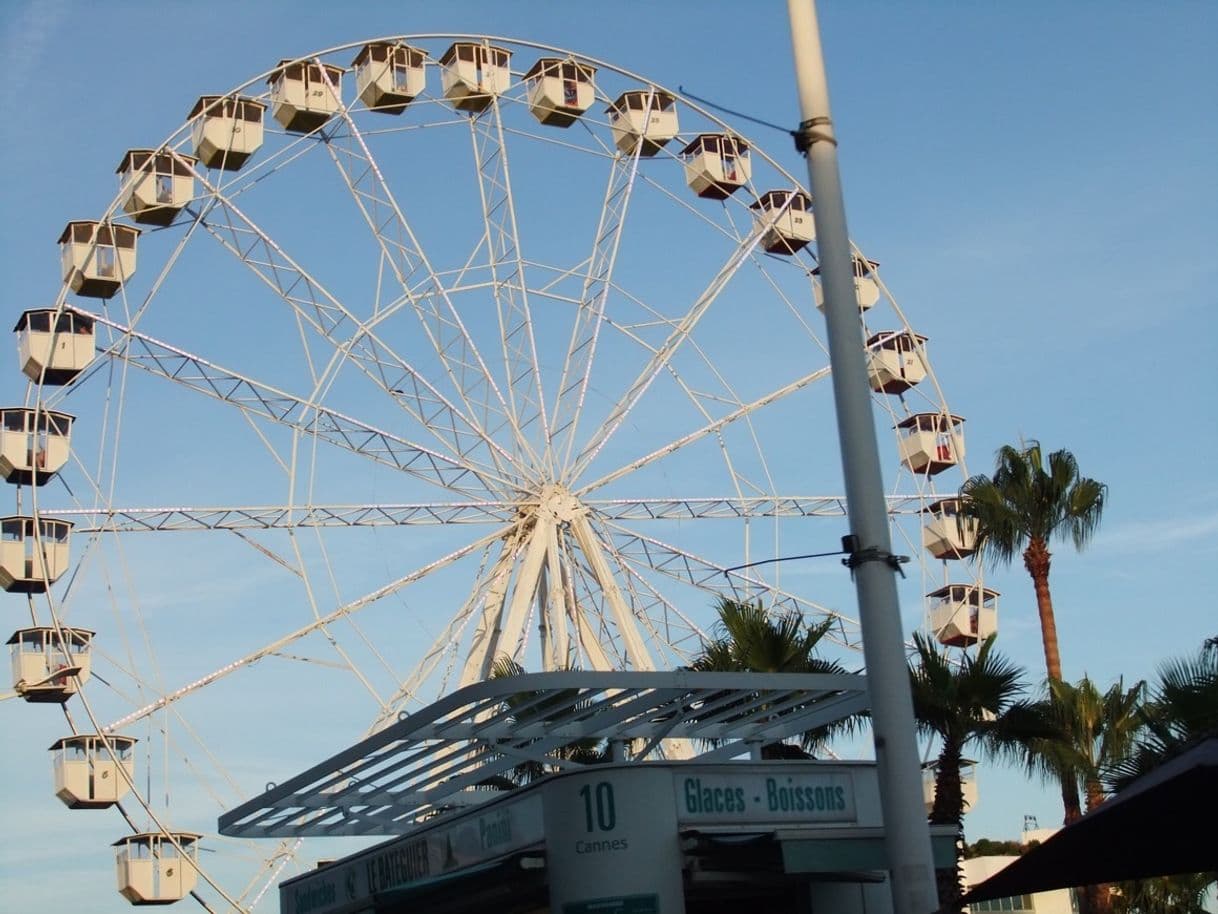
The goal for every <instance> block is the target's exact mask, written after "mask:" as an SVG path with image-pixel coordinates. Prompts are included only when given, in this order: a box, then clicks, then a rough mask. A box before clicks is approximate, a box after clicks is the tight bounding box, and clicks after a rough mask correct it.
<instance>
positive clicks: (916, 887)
mask: <svg viewBox="0 0 1218 914" xmlns="http://www.w3.org/2000/svg"><path fill="white" fill-rule="evenodd" d="M787 11H788V14H789V17H790V23H791V49H792V54H793V57H794V60H795V81H796V86H797V88H798V91H799V109H800V125H799V133H798V134H797V145H798V146H799V148H800V150H801V151H803V152H804V153H805V156H806V158H807V165H808V181H809V186H810V187H811V190H812V199H813V200H815V201H816V205H815V206H814V208H813V212H812V216H813V219H814V224H815V226H816V247H817V258H818V260H819V264H820V269H821V283H822V286H823V289H824V299H825V320H826V322H827V324H828V338H829V339H828V342H829V362H830V364H831V365H832V366H833V398H834V403H835V405H836V409H835V413H836V416H837V427H838V440H839V443H840V446H841V454H842V473H843V476H844V480H845V484H846V506H847V511H848V514H849V517H850V530H851V533H852V534H853V535H854V536H855V537H857V541H858V543H859V544H860V546H861V551H859V552H856V553H855V554H853V555H851V557H850V559H851V561H850V568H851V571H852V573H853V577H854V582H855V588H856V592H857V594H858V602H859V626H860V629H861V631H862V633H863V656H864V657H865V659H866V663H867V679H868V683H869V690H870V694H871V719H872V720H871V731H872V740H873V742H874V744H875V756H876V767H877V769H878V775H879V782H880V804H881V807H882V809H883V815H884V844H885V849H886V850H887V856H888V867H889V875H890V885H891V888H892V905H893V911H894V914H927V912H928V911H934V910H937V909H938V907H939V900H938V892H937V889H936V886H935V869H934V860H933V856H932V852H931V843H930V827H929V825H928V824H927V821H926V811H925V809H924V808H923V804H922V784H921V770H922V768H921V761H920V759H919V757H918V743H917V737H916V733H915V729H914V718H913V700H912V696H911V691H910V685H909V672H908V668H907V666H906V661H905V650H904V639H903V637H902V633H901V604H900V598H899V596H898V594H897V583H896V572H897V570H898V568H899V565H897V564H896V560H895V558H894V557H893V555H892V538H891V536H890V534H889V530H888V516H887V512H886V511H885V509H884V478H883V474H882V472H881V470H880V449H879V443H878V442H877V440H876V434H875V422H874V418H873V415H872V410H871V391H870V385H869V383H868V380H867V365H866V360H865V355H864V354H865V347H864V345H863V339H862V334H861V332H860V328H859V318H858V298H857V295H856V293H855V290H854V264H853V258H852V250H851V246H850V237H849V235H848V233H847V230H846V207H845V203H844V201H843V198H842V185H841V175H840V173H839V171H838V164H837V139H836V137H835V135H834V131H833V119H832V117H831V116H830V111H829V86H828V80H827V78H826V75H825V58H824V53H823V51H822V49H821V41H820V26H819V24H818V22H817V18H816V0H787Z"/></svg>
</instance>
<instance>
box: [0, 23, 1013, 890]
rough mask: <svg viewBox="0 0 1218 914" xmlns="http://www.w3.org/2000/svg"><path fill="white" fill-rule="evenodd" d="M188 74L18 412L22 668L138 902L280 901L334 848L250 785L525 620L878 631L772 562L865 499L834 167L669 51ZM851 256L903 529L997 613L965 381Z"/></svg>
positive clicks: (31, 370) (514, 647) (578, 627)
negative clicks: (821, 226)
mask: <svg viewBox="0 0 1218 914" xmlns="http://www.w3.org/2000/svg"><path fill="white" fill-rule="evenodd" d="M184 109H188V113H187V119H186V121H185V123H184V124H183V125H182V126H181V127H180V128H179V129H178V130H177V131H175V132H174V133H172V134H171V135H170V136H169V137H168V139H167V140H165V141H164V142H163V143H161V144H160V145H157V146H151V147H147V148H131V149H127V150H116V151H115V158H116V160H118V168H117V171H118V181H119V188H118V193H117V195H116V197H115V198H114V201H113V203H112V204H111V206H110V207H109V208H108V209H107V210H106V211H105V212H103V213H102V214H100V215H99V216H95V217H93V218H88V219H81V220H79V221H73V222H71V223H69V224H68V225H67V226H66V227H65V228H64V230H63V234H62V235H61V236H60V249H61V265H62V272H61V276H60V279H61V280H62V283H61V285H60V286H59V288H58V296H57V298H55V299H54V302H53V304H50V303H48V304H47V305H45V306H44V307H31V308H30V309H29V310H26V311H25V312H24V313H22V314H21V315H20V317H19V318H18V321H17V325H16V332H17V338H18V351H19V357H20V368H21V370H22V371H23V372H24V373H25V375H26V376H27V378H28V381H29V383H28V388H27V394H26V398H25V401H24V404H23V405H22V406H20V407H11V408H6V409H5V410H3V432H2V434H3V439H2V442H0V470H3V471H4V475H5V477H6V478H7V480H8V481H9V482H10V483H13V484H14V486H15V488H14V495H15V504H16V507H15V509H14V511H13V513H12V515H11V516H9V517H7V518H4V519H3V520H0V525H2V526H3V542H2V543H0V585H2V586H4V587H5V589H6V590H9V591H11V592H15V593H17V594H25V595H26V597H27V600H28V606H29V617H30V623H29V626H28V627H25V628H21V629H19V630H18V631H17V632H16V633H15V634H13V636H12V638H11V639H10V642H9V643H10V646H11V648H12V651H13V658H14V688H15V691H16V693H17V694H19V695H20V696H21V697H22V698H25V699H26V700H27V701H30V702H34V703H45V704H59V705H61V706H62V707H63V709H64V714H65V735H64V737H63V739H62V740H60V741H59V742H58V743H57V744H56V745H55V746H54V747H53V751H54V753H55V756H54V759H55V771H56V791H57V793H58V795H59V797H60V799H62V800H63V801H64V802H65V803H67V804H68V805H70V806H73V807H74V808H94V807H102V808H105V807H112V806H113V807H117V808H118V809H119V811H120V813H121V815H122V817H123V818H124V819H125V824H124V823H122V822H118V821H116V820H113V819H109V820H107V822H105V823H102V824H101V825H98V824H95V822H94V821H90V822H88V823H86V824H85V825H83V826H82V827H84V828H89V829H96V830H97V832H98V834H99V841H101V840H102V839H101V837H100V836H101V835H102V833H103V831H104V830H105V829H106V828H108V829H109V830H110V832H114V833H113V834H110V840H114V839H115V838H118V842H117V843H118V847H119V850H118V858H119V880H120V890H121V892H122V894H123V896H124V897H126V898H127V899H128V900H130V901H132V902H133V903H163V902H166V901H172V900H175V899H179V898H185V897H188V896H192V895H193V896H194V898H195V899H196V900H198V901H199V902H200V903H202V904H204V905H205V906H208V905H216V906H217V907H223V906H224V904H229V905H231V906H233V907H235V908H237V909H242V910H248V909H253V908H255V907H257V906H258V904H259V901H260V900H261V899H262V898H263V896H264V894H265V892H266V891H267V890H268V888H269V887H272V886H273V885H274V884H275V882H276V881H278V880H279V879H282V878H286V876H287V875H288V874H289V873H291V872H293V870H292V867H295V866H298V865H308V864H309V862H310V861H311V860H315V859H316V858H317V857H318V856H320V855H324V853H325V851H324V848H323V849H316V850H315V849H313V848H311V847H305V848H301V847H298V846H295V845H292V846H287V845H282V846H276V847H273V848H272V847H267V846H259V845H249V844H247V843H241V842H234V841H230V840H229V839H222V838H219V837H217V836H215V835H214V833H213V829H214V822H215V818H216V816H217V815H218V813H219V812H221V811H222V810H223V809H224V808H227V807H230V806H232V805H235V804H236V803H237V802H239V801H240V800H242V799H245V798H246V797H247V795H248V794H249V793H250V792H251V791H253V790H256V789H258V787H259V786H260V785H261V783H262V781H264V780H265V778H266V776H267V775H268V774H274V773H276V772H281V773H282V772H287V771H293V770H298V769H299V768H300V767H302V766H303V765H306V764H308V763H310V762H311V761H314V760H316V758H318V757H320V756H321V755H322V754H324V753H326V752H328V751H330V750H331V749H333V747H335V746H339V745H343V744H345V743H348V742H350V741H351V740H352V739H354V738H356V737H358V736H359V735H360V734H361V733H364V732H367V731H369V730H375V729H377V728H379V727H382V726H384V725H386V724H387V723H389V722H391V721H393V720H395V719H397V716H398V715H399V714H400V713H402V712H408V711H410V710H411V709H413V708H416V707H418V706H420V705H421V704H424V703H426V702H428V701H430V700H432V699H434V698H435V697H436V696H437V695H439V694H442V693H444V692H447V691H451V690H452V689H455V688H457V687H459V686H461V685H464V684H468V683H471V682H475V681H479V680H481V679H484V678H486V677H487V676H488V674H489V672H490V670H491V667H492V665H493V663H494V662H495V660H496V658H498V657H501V656H508V657H511V658H513V659H515V660H517V661H518V662H520V663H521V664H522V665H524V666H525V667H527V668H530V669H535V670H536V669H561V668H569V667H581V668H589V669H625V668H629V669H637V670H651V669H671V668H673V667H676V666H680V665H682V664H684V663H686V662H687V660H688V658H689V657H690V656H691V655H692V654H693V653H696V652H697V650H698V649H699V648H700V646H701V644H702V641H703V639H704V638H705V637H706V631H707V629H708V627H709V626H710V624H711V622H712V621H713V615H714V614H713V611H712V605H713V603H714V601H715V599H716V598H718V597H720V596H723V597H732V598H739V599H749V600H760V601H761V602H762V603H764V604H765V605H766V606H770V607H777V608H779V609H783V610H793V611H796V612H799V613H801V614H804V615H805V616H808V617H810V618H814V619H822V618H831V619H833V627H832V629H831V631H830V634H829V641H830V642H832V644H833V645H834V649H836V650H839V651H841V652H842V653H843V656H844V657H849V658H850V659H848V660H847V664H848V665H850V666H853V667H857V666H859V665H860V663H861V659H860V658H859V657H853V656H851V655H850V652H853V651H856V650H857V649H858V647H859V634H858V626H857V623H856V622H855V620H854V619H852V618H851V617H850V613H849V612H846V611H843V610H842V609H841V607H843V606H848V605H850V603H851V591H850V589H849V582H848V580H844V581H843V580H842V579H843V578H844V577H845V575H844V573H841V572H840V569H839V571H838V573H837V574H836V576H835V577H830V576H827V575H819V574H808V573H806V568H807V566H796V565H784V564H781V563H769V564H766V563H767V562H768V561H769V560H772V559H774V558H776V557H781V556H783V555H791V554H793V553H804V552H809V551H827V550H832V549H833V548H834V547H835V546H836V544H837V541H838V537H840V536H841V534H843V533H844V532H846V530H845V521H844V498H843V497H842V496H841V495H839V494H834V493H835V492H838V491H840V484H839V482H838V481H837V480H838V477H839V469H838V464H839V456H838V448H837V443H836V440H835V434H834V431H833V430H834V427H835V426H834V421H833V413H832V395H831V390H830V369H829V363H828V355H827V348H826V346H825V345H824V344H823V342H822V336H821V330H820V326H821V322H820V319H819V316H818V315H817V314H816V312H815V309H814V306H813V303H819V294H820V289H819V280H818V270H817V266H816V260H815V257H814V241H815V239H814V232H813V224H812V214H811V207H812V201H811V200H810V198H809V197H808V195H807V193H806V191H805V190H803V189H802V188H801V186H800V184H799V182H797V181H796V180H795V179H794V178H792V176H791V175H790V174H788V173H787V172H786V171H785V170H784V169H783V168H782V167H781V166H780V165H779V164H778V163H777V162H776V161H775V160H773V159H771V158H770V157H769V156H767V155H765V154H764V153H763V152H762V151H761V150H760V149H759V148H757V146H756V145H754V144H753V143H752V142H751V141H749V140H748V139H746V138H745V137H744V136H742V135H741V134H740V133H738V132H736V131H734V130H733V129H731V128H730V127H729V126H728V125H727V124H725V123H723V122H722V121H720V120H719V119H717V118H716V117H715V116H713V115H712V114H711V113H709V112H708V111H706V110H704V109H703V108H702V107H700V106H699V105H697V104H695V103H694V102H692V101H691V100H689V99H688V98H685V97H683V96H682V95H681V94H680V93H678V92H674V91H672V90H670V89H667V88H664V87H661V86H660V85H657V84H656V83H654V82H651V81H649V80H647V79H645V78H643V77H641V76H638V75H636V74H633V73H629V72H626V71H624V70H621V69H619V68H616V67H613V66H611V65H610V64H606V63H604V62H601V61H597V60H593V59H590V58H587V57H584V56H581V55H576V54H574V53H572V52H570V51H566V50H561V49H558V48H553V47H546V46H542V45H537V44H533V43H529V42H524V41H518V40H508V39H500V38H495V37H486V36H452V35H450V36H444V35H414V36H401V37H391V38H384V39H378V40H374V41H368V42H362V43H356V44H352V45H346V46H343V47H339V48H333V49H329V50H326V51H321V52H318V53H314V54H308V55H305V56H302V57H300V58H296V59H291V60H284V61H280V62H279V63H278V64H276V65H275V66H274V67H273V68H272V69H270V70H269V71H268V72H266V73H265V74H262V75H261V76H259V77H257V78H255V79H253V80H250V81H249V82H247V83H245V84H244V85H242V86H239V87H237V88H236V89H233V90H231V91H228V92H225V93H223V94H217V95H203V96H201V97H199V98H198V99H197V101H195V102H194V103H193V106H190V105H184ZM855 264H856V290H857V292H858V298H859V307H860V317H861V320H862V323H863V327H864V331H865V335H866V339H867V344H868V350H869V359H870V371H871V377H872V385H873V389H874V390H875V397H876V403H877V405H878V406H879V408H880V409H881V410H882V412H881V415H882V416H885V417H887V419H888V420H890V421H889V423H888V424H890V425H891V426H892V428H893V430H894V431H893V434H892V435H891V437H890V439H889V441H890V443H889V445H888V447H887V453H888V456H889V457H890V463H889V466H888V473H887V475H888V477H889V479H890V480H892V490H891V496H890V500H889V501H890V507H891V512H892V516H893V523H894V530H895V531H896V532H897V536H898V540H899V541H900V540H902V539H903V540H904V541H906V542H907V544H908V546H909V548H908V549H907V550H905V551H908V552H910V553H911V554H912V555H915V556H916V557H917V562H916V563H915V566H916V567H918V568H919V569H920V571H919V573H918V574H915V575H911V577H912V578H913V579H914V581H915V585H914V586H920V588H921V591H922V594H928V595H929V596H930V597H931V600H932V605H931V608H930V612H931V614H932V621H933V625H932V627H933V628H934V629H935V630H936V631H937V632H939V634H940V637H941V640H943V641H944V643H948V644H954V645H957V646H967V645H968V644H970V643H973V642H975V641H976V640H977V639H978V638H979V637H984V635H985V634H986V633H988V629H987V628H986V626H989V627H990V628H992V626H993V615H992V613H993V609H994V598H995V597H996V595H993V594H992V592H990V591H986V590H985V589H984V588H983V587H981V586H980V585H979V584H978V582H977V581H976V580H975V578H974V577H973V576H972V573H971V571H969V570H968V569H966V568H964V567H963V566H962V565H961V563H959V562H955V561H954V560H956V559H959V558H962V557H964V556H966V555H967V554H968V553H969V551H970V548H971V544H970V537H969V531H968V530H967V529H965V528H963V527H962V526H961V525H959V524H957V523H956V521H955V514H954V512H955V503H954V501H953V500H952V498H951V493H954V492H955V491H956V488H957V486H958V485H959V481H960V479H961V478H962V477H961V476H960V475H959V472H960V471H962V470H963V468H964V467H963V460H964V450H963V435H962V422H963V420H962V419H961V418H960V417H958V416H954V415H953V414H952V412H951V411H950V409H949V408H948V406H947V404H946V401H945V399H944V397H943V394H942V391H941V390H940V389H939V386H938V383H937V382H936V380H935V377H934V374H933V371H932V370H931V366H930V364H929V361H928V359H927V347H926V345H925V344H926V339H925V337H923V336H921V335H920V334H918V333H917V332H916V331H915V329H914V328H913V327H912V326H911V325H910V324H909V322H908V321H907V320H906V318H905V315H904V314H903V312H902V311H901V310H900V308H899V307H898V306H897V304H896V302H895V300H894V299H893V298H892V296H891V294H890V293H889V291H888V289H887V288H886V286H885V285H884V283H883V281H882V280H881V278H880V274H879V270H878V267H879V264H878V263H876V262H875V261H873V260H869V259H868V258H867V256H866V255H865V254H864V253H863V252H862V251H857V252H856V259H855ZM50 298H51V296H48V300H50ZM943 471H952V472H949V473H947V475H946V476H945V477H939V475H938V474H940V473H941V472H943ZM939 480H948V481H947V482H942V481H939ZM937 486H938V487H939V488H938V489H937ZM940 490H942V491H946V492H947V493H948V494H947V496H943V495H942V494H940ZM830 561H833V560H830ZM922 594H918V595H917V596H918V597H921V596H922ZM9 599H12V600H15V599H19V597H10V598H9ZM936 614H937V615H936ZM33 710H34V709H31V713H33ZM31 751H32V750H31ZM39 751H41V747H40V748H39ZM259 779H261V780H259ZM171 784H172V788H173V789H172V791H171V790H170V785H171ZM166 797H173V798H174V799H175V800H177V801H179V803H180V805H181V807H182V808H181V809H179V808H178V805H177V804H175V803H170V802H166V801H165V798H166ZM48 802H50V800H49V798H48ZM98 821H100V820H98ZM120 833H121V834H120ZM107 834H109V833H108V832H107ZM200 848H202V849H205V850H206V851H209V852H210V853H207V854H205V855H203V856H200V854H199V853H198V852H199V850H200ZM183 858H186V859H183ZM264 905H265V902H264Z"/></svg>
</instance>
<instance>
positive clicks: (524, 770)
mask: <svg viewBox="0 0 1218 914" xmlns="http://www.w3.org/2000/svg"><path fill="white" fill-rule="evenodd" d="M526 672H527V670H525V668H524V667H523V666H521V665H520V664H519V663H517V662H516V661H515V660H513V659H512V658H511V657H508V656H506V655H500V656H498V657H496V658H495V662H494V663H493V664H492V665H491V676H490V678H491V679H510V678H512V677H513V676H522V675H524V674H525V673H526ZM535 697H536V693H533V692H520V693H518V694H515V695H510V696H508V697H507V699H505V700H504V709H505V710H506V711H508V712H509V715H510V717H511V719H512V721H513V722H514V723H517V724H521V723H530V722H536V721H537V720H538V719H542V718H544V717H545V716H546V714H547V713H548V712H549V711H550V710H551V709H553V708H554V707H560V708H565V707H566V706H567V704H568V703H569V701H570V697H571V696H570V695H569V694H568V693H567V692H565V691H564V692H559V693H557V694H556V695H555V696H554V697H553V698H552V699H549V700H547V701H543V702H542V703H541V704H536V703H534V702H533V699H534V698H535ZM526 705H527V706H528V709H527V710H522V709H524V708H525V706H526ZM549 755H551V756H553V757H555V758H559V759H567V760H570V761H573V762H579V763H581V764H584V765H590V764H597V763H601V762H607V761H609V759H610V750H609V746H608V743H607V742H606V741H605V740H597V739H577V740H575V741H573V742H571V743H568V744H567V745H565V746H562V747H560V748H558V749H554V750H551V751H550V752H549ZM555 767H556V766H552V765H546V764H544V763H542V762H539V761H534V760H532V759H530V760H527V761H522V762H520V763H519V764H518V765H516V766H515V767H514V768H512V770H511V771H510V772H508V774H507V775H506V776H499V777H496V778H491V779H489V780H488V781H486V782H485V783H484V785H483V786H486V787H491V788H495V789H499V790H503V789H511V788H513V787H518V786H520V785H522V784H527V783H529V782H530V781H535V780H537V779H538V778H540V777H542V776H544V775H546V774H548V773H550V771H551V770H553V769H554V768H555Z"/></svg>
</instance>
